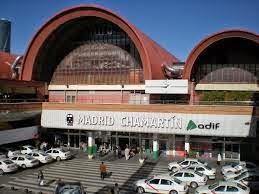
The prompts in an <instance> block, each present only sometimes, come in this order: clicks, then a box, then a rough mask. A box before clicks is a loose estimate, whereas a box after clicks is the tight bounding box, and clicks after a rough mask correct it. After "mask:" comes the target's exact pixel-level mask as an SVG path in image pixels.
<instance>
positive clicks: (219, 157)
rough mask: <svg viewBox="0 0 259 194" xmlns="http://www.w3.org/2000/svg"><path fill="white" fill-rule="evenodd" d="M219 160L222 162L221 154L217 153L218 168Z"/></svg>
mask: <svg viewBox="0 0 259 194" xmlns="http://www.w3.org/2000/svg"><path fill="white" fill-rule="evenodd" d="M221 160H222V158H221V154H220V153H218V159H217V164H218V166H220V163H221Z"/></svg>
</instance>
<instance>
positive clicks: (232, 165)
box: [231, 163, 239, 168]
mask: <svg viewBox="0 0 259 194" xmlns="http://www.w3.org/2000/svg"><path fill="white" fill-rule="evenodd" d="M238 165H239V164H237V163H233V164H231V167H233V168H235V167H237V166H238Z"/></svg>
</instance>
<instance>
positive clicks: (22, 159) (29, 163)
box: [10, 155, 39, 168]
mask: <svg viewBox="0 0 259 194" xmlns="http://www.w3.org/2000/svg"><path fill="white" fill-rule="evenodd" d="M10 160H12V161H13V162H14V163H16V164H17V165H18V166H20V167H22V168H28V167H34V166H38V165H39V160H37V159H35V158H33V157H31V156H28V155H15V156H13V157H11V158H10Z"/></svg>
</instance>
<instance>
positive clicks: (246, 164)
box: [221, 161, 257, 175]
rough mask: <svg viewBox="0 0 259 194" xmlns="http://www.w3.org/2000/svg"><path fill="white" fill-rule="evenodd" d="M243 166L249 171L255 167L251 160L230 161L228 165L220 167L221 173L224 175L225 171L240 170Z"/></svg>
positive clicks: (254, 169)
mask: <svg viewBox="0 0 259 194" xmlns="http://www.w3.org/2000/svg"><path fill="white" fill-rule="evenodd" d="M243 168H247V169H249V170H250V171H256V169H257V167H256V165H255V164H254V163H252V162H244V161H240V162H238V163H232V164H230V165H225V166H223V167H222V168H221V173H222V174H223V175H225V174H226V173H229V172H237V171H239V170H242V169H243Z"/></svg>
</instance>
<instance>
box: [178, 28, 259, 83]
mask: <svg viewBox="0 0 259 194" xmlns="http://www.w3.org/2000/svg"><path fill="white" fill-rule="evenodd" d="M228 38H242V39H247V40H250V41H253V42H254V43H256V44H258V45H259V35H257V34H255V33H252V32H248V31H243V30H227V31H222V32H218V33H215V34H213V35H211V36H209V37H207V38H205V39H203V40H202V41H201V42H200V43H199V44H197V45H196V46H195V47H194V48H193V50H192V51H191V53H190V54H189V56H188V58H187V60H186V63H185V67H184V71H183V79H188V80H190V79H191V73H192V69H193V67H194V64H195V61H196V60H197V58H198V57H199V56H200V54H201V53H202V52H203V51H204V50H206V49H207V48H208V47H209V46H210V45H212V44H214V43H216V42H218V41H220V40H223V39H228Z"/></svg>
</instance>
